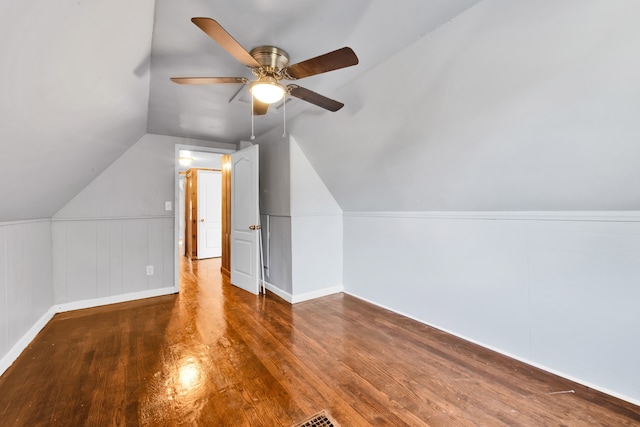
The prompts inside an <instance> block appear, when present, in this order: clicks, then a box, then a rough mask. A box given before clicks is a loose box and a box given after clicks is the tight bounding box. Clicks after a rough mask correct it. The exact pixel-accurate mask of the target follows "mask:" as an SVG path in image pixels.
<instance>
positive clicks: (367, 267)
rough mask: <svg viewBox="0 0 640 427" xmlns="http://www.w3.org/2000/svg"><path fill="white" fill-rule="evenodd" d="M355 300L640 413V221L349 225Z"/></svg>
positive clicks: (403, 216) (381, 218)
mask: <svg viewBox="0 0 640 427" xmlns="http://www.w3.org/2000/svg"><path fill="white" fill-rule="evenodd" d="M344 230H345V231H344V232H345V245H344V248H345V249H344V250H345V290H346V291H347V292H349V293H352V294H354V295H356V296H359V297H361V298H364V299H367V300H369V301H371V302H374V303H376V304H379V305H382V306H385V307H388V308H390V309H392V310H394V311H397V312H400V313H403V314H406V315H408V316H410V317H413V318H415V319H418V320H420V321H423V322H425V323H427V324H430V325H433V326H435V327H437V328H440V329H443V330H446V331H449V332H452V333H454V334H456V335H459V336H462V337H464V338H467V339H470V340H472V341H475V342H477V343H480V344H481V345H484V346H487V347H490V348H493V349H496V350H498V351H500V352H503V353H506V354H508V355H511V356H514V357H516V358H518V359H521V360H524V361H526V362H529V363H532V364H534V365H537V366H540V367H543V368H545V369H547V370H550V371H552V372H556V373H559V374H560V375H563V376H565V377H569V378H572V379H575V380H578V381H580V382H582V383H585V384H587V385H590V386H592V387H594V388H598V389H600V390H604V391H607V392H609V393H611V394H614V395H618V396H620V397H623V398H625V399H627V400H630V401H635V402H636V403H640V371H639V370H638V369H637V361H638V360H640V341H638V340H637V339H634V338H633V337H635V336H636V335H637V331H638V330H639V329H640V310H638V309H637V301H638V300H639V299H640V214H638V213H636V214H635V215H628V216H625V215H615V214H612V215H606V214H604V215H600V216H598V215H594V214H590V213H579V212H578V213H571V214H568V213H555V214H554V213H547V214H544V213H543V214H535V213H531V214H527V213H521V214H517V213H491V212H488V213H464V212H462V213H453V212H449V213H447V212H440V213H419V212H413V213H411V212H409V213H401V212H390V213H380V212H371V213H366V212H362V213H347V214H345V218H344Z"/></svg>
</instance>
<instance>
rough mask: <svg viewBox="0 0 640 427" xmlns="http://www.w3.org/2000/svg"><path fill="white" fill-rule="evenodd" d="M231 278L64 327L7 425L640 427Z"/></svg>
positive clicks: (474, 359)
mask: <svg viewBox="0 0 640 427" xmlns="http://www.w3.org/2000/svg"><path fill="white" fill-rule="evenodd" d="M219 270H220V263H219V260H217V259H216V260H207V261H198V262H194V263H190V262H189V261H186V262H183V265H182V266H181V283H182V291H181V293H180V295H171V296H164V297H158V298H152V299H147V300H141V301H134V302H129V303H124V304H116V305H111V306H106V307H99V308H94V309H88V310H80V311H76V312H69V313H63V314H58V315H56V316H55V317H54V319H53V320H52V321H51V322H50V323H49V324H48V325H47V326H46V327H45V328H44V329H43V331H42V332H41V333H40V334H39V335H38V336H37V338H36V339H35V340H34V341H33V343H32V344H31V345H30V346H29V347H28V348H27V349H26V350H25V351H24V353H23V354H22V355H21V356H20V358H19V359H18V360H17V361H16V362H15V363H14V364H13V366H11V368H9V370H7V372H6V373H5V374H4V375H3V376H2V377H0V425H2V426H49V425H60V426H120V425H145V426H174V425H184V426H252V427H255V426H269V427H273V426H290V425H292V424H293V423H295V422H298V421H300V420H303V419H305V418H307V417H308V416H310V415H312V414H314V413H316V412H318V411H320V410H321V409H327V410H328V411H329V412H330V413H331V415H332V416H333V417H334V418H335V419H336V420H337V421H338V422H339V423H340V424H341V425H342V427H349V426H369V425H375V426H405V425H408V426H632V425H635V426H637V425H640V407H637V406H634V405H632V404H630V403H626V402H623V401H620V400H617V399H614V398H612V397H609V396H607V395H604V394H601V393H599V392H596V391H593V390H591V389H588V388H586V387H583V386H580V385H577V384H575V383H571V382H570V381H567V380H564V379H561V378H559V377H556V376H554V375H551V374H547V373H544V372H542V371H539V370H537V369H534V368H531V367H529V366H527V365H524V364H522V363H519V362H516V361H514V360H511V359H508V358H506V357H503V356H501V355H498V354H496V353H493V352H491V351H488V350H485V349H483V348H481V347H478V346H475V345H473V344H470V343H468V342H465V341H462V340H460V339H457V338H455V337H452V336H449V335H447V334H445V333H443V332H440V331H438V330H435V329H432V328H429V327H427V326H425V325H422V324H420V323H417V322H414V321H412V320H409V319H407V318H404V317H402V316H399V315H396V314H393V313H390V312H388V311H385V310H382V309H380V308H378V307H375V306H372V305H369V304H367V303H365V302H362V301H360V300H358V299H356V298H353V297H350V296H348V295H342V294H338V295H333V296H329V297H325V298H321V299H318V300H314V301H308V302H304V303H300V304H296V305H295V306H291V305H289V304H288V303H286V302H284V301H282V300H281V299H279V298H278V297H275V296H274V295H272V294H268V295H267V296H266V297H264V296H262V297H255V296H253V295H250V294H248V293H246V292H244V291H241V290H239V289H237V288H235V287H233V286H231V285H229V283H228V282H225V281H223V280H222V278H221V276H220V274H219ZM569 390H573V392H568V391H569Z"/></svg>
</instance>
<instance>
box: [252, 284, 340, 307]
mask: <svg viewBox="0 0 640 427" xmlns="http://www.w3.org/2000/svg"><path fill="white" fill-rule="evenodd" d="M264 286H265V288H267V290H269V291H271V292H273V293H274V294H276V295H277V296H279V297H280V298H282V299H283V300H285V301H287V302H288V303H290V304H296V303H299V302H303V301H309V300H312V299H315V298H321V297H326V296H327V295H333V294H337V293H340V292H342V291H343V290H344V286H342V285H338V286H332V287H329V288H324V289H318V290H317V291H312V292H305V293H304V294H298V295H291V294H290V293H289V292H286V291H283V290H282V289H280V288H278V287H277V286H275V285H273V284H271V283H269V282H264Z"/></svg>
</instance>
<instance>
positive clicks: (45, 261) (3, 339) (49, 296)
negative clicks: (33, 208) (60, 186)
mask: <svg viewBox="0 0 640 427" xmlns="http://www.w3.org/2000/svg"><path fill="white" fill-rule="evenodd" d="M51 277H52V266H51V221H50V220H36V221H22V222H9V223H7V222H4V223H0V373H2V372H4V370H5V369H6V368H7V367H8V366H9V365H10V364H11V363H12V362H13V360H14V359H15V357H17V356H18V354H19V353H20V351H21V350H22V347H23V346H20V345H18V343H19V341H21V339H22V338H23V336H25V334H27V332H28V331H29V330H30V329H32V328H33V327H34V325H36V323H38V322H39V320H40V319H41V318H42V317H43V316H45V314H46V313H47V311H48V310H49V308H50V307H51V306H52V305H53V284H52V279H51ZM27 343H28V341H27V342H26V343H24V344H27ZM16 346H17V347H19V348H16ZM12 349H14V350H13V351H12ZM10 353H11V354H10Z"/></svg>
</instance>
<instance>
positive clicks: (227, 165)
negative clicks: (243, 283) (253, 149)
mask: <svg viewBox="0 0 640 427" xmlns="http://www.w3.org/2000/svg"><path fill="white" fill-rule="evenodd" d="M220 271H221V272H222V274H224V275H225V276H227V277H231V156H229V155H227V154H223V155H222V265H221V266H220Z"/></svg>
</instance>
